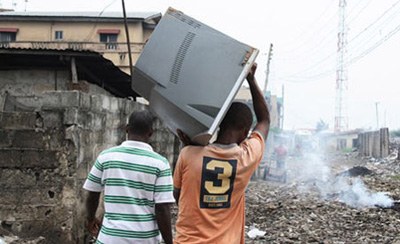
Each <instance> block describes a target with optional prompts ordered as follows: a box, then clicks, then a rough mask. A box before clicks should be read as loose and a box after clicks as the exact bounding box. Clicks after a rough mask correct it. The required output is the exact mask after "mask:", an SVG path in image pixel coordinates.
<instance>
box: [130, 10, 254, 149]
mask: <svg viewBox="0 0 400 244" xmlns="http://www.w3.org/2000/svg"><path fill="white" fill-rule="evenodd" d="M257 54H258V50H257V49H255V48H253V47H251V46H248V45H246V44H243V43H241V42H239V41H237V40H235V39H233V38H231V37H229V36H227V35H225V34H223V33H221V32H219V31H217V30H215V29H213V28H211V27H209V26H207V25H205V24H203V23H201V22H199V21H197V20H195V19H193V18H191V17H189V16H187V15H185V14H183V13H182V12H180V11H178V10H175V9H173V8H169V9H168V10H167V12H166V13H165V15H164V16H163V17H162V19H161V20H160V22H159V23H158V24H157V26H156V28H155V30H154V31H153V33H152V34H151V37H150V39H149V40H148V41H147V43H146V45H145V47H144V49H143V51H142V53H141V55H140V57H139V59H138V60H137V62H136V65H135V66H134V68H133V71H132V76H133V79H132V80H133V81H132V89H133V90H134V91H135V92H137V93H138V94H140V95H141V96H143V97H144V98H145V99H147V100H148V101H149V105H150V109H151V110H152V111H153V112H154V113H155V114H156V115H157V116H158V117H159V118H160V119H161V120H162V121H163V122H164V123H165V124H166V125H167V126H168V127H169V128H170V129H171V130H172V131H173V132H174V133H176V129H181V130H182V131H183V132H185V133H186V134H187V135H188V136H189V137H190V138H191V139H192V141H194V142H196V143H199V144H202V145H205V144H207V143H208V142H209V141H210V139H211V138H212V136H213V135H214V134H215V133H216V132H217V129H218V126H219V124H220V123H221V121H222V119H223V117H224V115H225V113H226V112H227V110H228V109H229V106H230V104H231V103H232V101H233V99H234V97H235V95H236V93H237V92H238V90H239V89H240V87H241V85H242V83H243V81H244V79H245V78H246V76H247V74H248V72H249V71H250V69H251V66H252V65H253V63H254V61H255V58H256V57H257Z"/></svg>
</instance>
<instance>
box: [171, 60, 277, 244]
mask: <svg viewBox="0 0 400 244" xmlns="http://www.w3.org/2000/svg"><path fill="white" fill-rule="evenodd" d="M256 68H257V66H256V65H254V66H253V67H252V69H251V71H250V73H249V75H248V76H247V81H248V83H249V86H250V91H251V95H252V99H253V107H254V111H255V114H256V117H257V124H256V126H255V127H254V129H253V132H252V133H251V134H250V136H249V137H248V132H249V130H250V127H251V125H252V120H253V116H252V112H251V110H250V108H249V107H248V106H247V105H246V104H243V103H238V102H234V103H232V105H231V107H230V109H229V110H228V112H227V114H226V116H225V118H224V119H223V121H222V122H221V125H220V130H219V133H218V137H217V140H216V141H215V142H214V143H212V144H209V145H206V146H186V147H185V148H183V149H182V151H181V152H180V155H179V159H178V162H177V164H176V168H175V173H174V197H175V199H176V202H177V204H178V205H179V214H178V220H177V223H176V237H175V240H174V243H177V244H181V243H192V244H195V243H221V244H236V243H240V244H243V243H244V224H245V201H244V200H245V189H246V186H247V184H248V182H249V181H250V177H251V175H252V173H253V172H254V170H255V169H256V168H257V166H258V165H259V163H260V161H261V158H262V155H263V150H264V143H265V141H266V138H267V136H268V130H269V124H270V115H269V111H268V107H267V104H266V101H265V99H264V96H263V94H262V92H261V90H260V88H259V87H258V85H257V82H256V79H255V77H254V74H255V71H256ZM178 134H179V136H180V138H181V140H182V141H183V143H184V144H185V145H190V144H191V141H190V139H189V138H188V136H187V135H186V134H185V133H184V132H182V131H180V130H178Z"/></svg>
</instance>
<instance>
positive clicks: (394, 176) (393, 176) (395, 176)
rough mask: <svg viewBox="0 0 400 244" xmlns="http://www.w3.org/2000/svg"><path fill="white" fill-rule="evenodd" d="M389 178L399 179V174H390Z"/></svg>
mask: <svg viewBox="0 0 400 244" xmlns="http://www.w3.org/2000/svg"><path fill="white" fill-rule="evenodd" d="M390 178H392V179H393V180H400V175H391V176H390Z"/></svg>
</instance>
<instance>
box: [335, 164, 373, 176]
mask: <svg viewBox="0 0 400 244" xmlns="http://www.w3.org/2000/svg"><path fill="white" fill-rule="evenodd" d="M370 174H374V172H373V171H372V170H369V169H367V168H366V167H364V166H355V167H353V168H351V169H349V170H346V171H344V172H342V173H339V174H338V175H337V176H365V175H370Z"/></svg>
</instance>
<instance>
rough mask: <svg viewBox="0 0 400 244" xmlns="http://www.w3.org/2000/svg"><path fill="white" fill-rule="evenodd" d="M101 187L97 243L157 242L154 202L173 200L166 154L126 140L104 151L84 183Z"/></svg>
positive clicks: (91, 187) (96, 188) (89, 187)
mask: <svg viewBox="0 0 400 244" xmlns="http://www.w3.org/2000/svg"><path fill="white" fill-rule="evenodd" d="M83 188H84V189H86V190H88V191H92V192H101V191H102V189H103V188H104V208H105V214H104V218H103V223H102V227H101V230H100V234H99V236H98V239H97V243H100V244H101V243H104V244H115V243H118V244H124V243H143V244H144V243H146V244H147V243H149V244H150V243H159V242H160V241H161V235H160V232H159V230H158V226H157V222H156V216H155V208H154V207H155V204H156V203H172V202H175V200H174V198H173V195H172V191H173V187H172V176H171V169H170V166H169V163H168V161H167V159H166V158H164V157H162V156H160V155H159V154H157V153H155V152H154V151H153V149H152V147H151V146H150V145H149V144H147V143H144V142H138V141H125V142H123V143H122V144H121V145H120V146H117V147H113V148H110V149H107V150H105V151H103V152H102V153H101V154H100V155H99V156H98V158H97V160H96V162H95V163H94V166H93V167H92V169H91V171H90V173H89V175H88V178H87V180H86V182H85V184H84V186H83Z"/></svg>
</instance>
